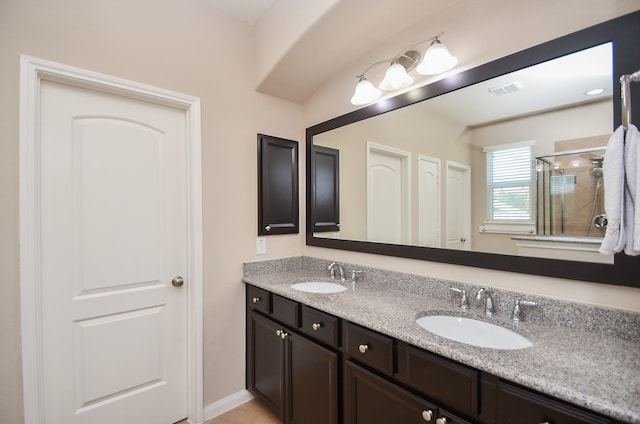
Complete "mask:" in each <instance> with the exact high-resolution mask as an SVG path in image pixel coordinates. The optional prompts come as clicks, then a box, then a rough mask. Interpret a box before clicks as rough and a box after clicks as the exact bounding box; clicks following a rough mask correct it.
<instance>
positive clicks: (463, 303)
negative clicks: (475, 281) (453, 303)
mask: <svg viewBox="0 0 640 424" xmlns="http://www.w3.org/2000/svg"><path fill="white" fill-rule="evenodd" d="M449 289H451V290H452V291H454V292H457V293H460V309H469V299H468V298H467V291H466V290H465V289H459V288H457V287H449Z"/></svg>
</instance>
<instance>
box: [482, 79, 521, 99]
mask: <svg viewBox="0 0 640 424" xmlns="http://www.w3.org/2000/svg"><path fill="white" fill-rule="evenodd" d="M521 88H522V84H521V83H519V82H518V81H514V82H510V83H509V84H505V85H501V86H498V87H492V88H490V89H489V93H491V94H495V95H496V96H502V95H504V94H509V93H515V92H516V91H518V90H520V89H521Z"/></svg>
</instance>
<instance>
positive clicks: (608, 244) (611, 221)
mask: <svg viewBox="0 0 640 424" xmlns="http://www.w3.org/2000/svg"><path fill="white" fill-rule="evenodd" d="M624 136H625V133H624V127H623V126H619V127H618V129H616V130H615V131H614V132H613V134H612V135H611V138H610V139H609V144H607V150H606V151H605V155H604V163H603V165H602V167H603V172H604V194H605V195H604V211H605V213H606V214H607V229H606V231H605V234H604V239H603V240H602V244H601V245H600V253H602V254H603V255H613V254H614V253H618V252H621V251H622V250H623V249H624V245H625V242H626V238H625V232H624V230H625V229H624V226H623V225H622V222H623V220H624V212H625V210H624V197H625V196H624V191H625V183H624V179H625V177H624V144H625V143H624Z"/></svg>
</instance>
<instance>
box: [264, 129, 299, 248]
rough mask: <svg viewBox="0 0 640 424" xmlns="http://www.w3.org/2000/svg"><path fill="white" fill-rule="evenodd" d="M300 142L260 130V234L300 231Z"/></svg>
mask: <svg viewBox="0 0 640 424" xmlns="http://www.w3.org/2000/svg"><path fill="white" fill-rule="evenodd" d="M298 215H299V214H298V142H297V141H293V140H286V139H283V138H278V137H271V136H268V135H264V134H258V235H261V236H267V235H270V234H292V233H298V228H299V218H298Z"/></svg>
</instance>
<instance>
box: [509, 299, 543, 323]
mask: <svg viewBox="0 0 640 424" xmlns="http://www.w3.org/2000/svg"><path fill="white" fill-rule="evenodd" d="M523 306H538V303H537V302H532V301H530V300H520V299H518V298H516V300H515V302H514V304H513V312H512V313H511V319H512V320H513V321H515V322H520V321H524V314H523V313H522V307H523Z"/></svg>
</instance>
